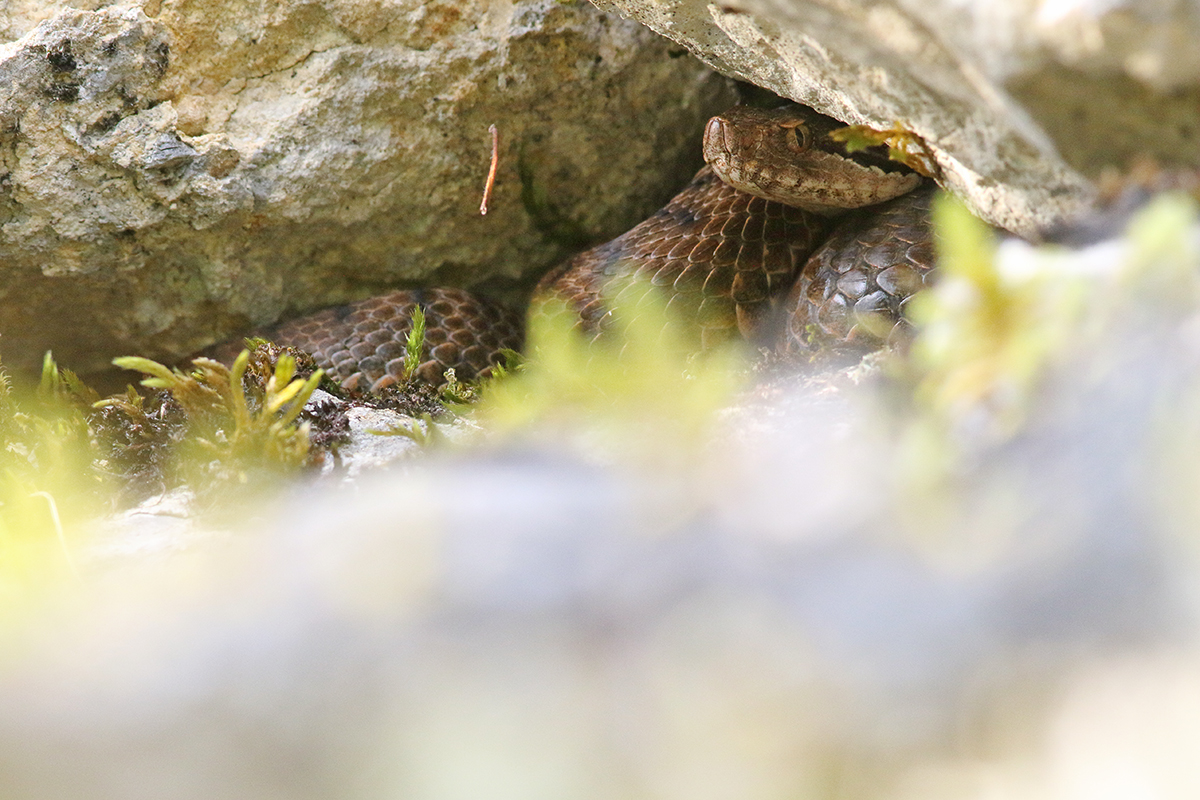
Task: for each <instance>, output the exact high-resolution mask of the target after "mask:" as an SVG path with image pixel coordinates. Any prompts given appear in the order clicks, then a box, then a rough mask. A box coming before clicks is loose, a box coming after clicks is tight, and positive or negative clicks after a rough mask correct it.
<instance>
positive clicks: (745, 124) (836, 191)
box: [704, 105, 921, 215]
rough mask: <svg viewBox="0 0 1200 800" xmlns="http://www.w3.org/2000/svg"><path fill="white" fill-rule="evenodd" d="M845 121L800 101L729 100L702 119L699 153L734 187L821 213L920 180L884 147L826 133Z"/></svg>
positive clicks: (898, 191)
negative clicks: (857, 146)
mask: <svg viewBox="0 0 1200 800" xmlns="http://www.w3.org/2000/svg"><path fill="white" fill-rule="evenodd" d="M843 127H845V126H844V125H843V124H842V123H841V122H838V121H837V120H835V119H831V118H830V117H825V116H822V115H821V114H818V113H816V112H815V111H812V110H809V109H806V108H804V107H803V106H797V105H788V106H784V107H782V108H777V109H762V108H752V107H750V106H735V107H733V108H731V109H729V110H728V111H726V112H725V113H723V114H719V115H717V116H715V117H713V118H712V119H710V120H709V121H708V125H707V127H705V129H704V160H705V161H707V162H708V164H709V166H711V167H712V169H713V172H715V173H716V174H717V175H718V176H719V177H720V178H721V179H722V180H723V181H725V182H726V183H728V184H729V185H730V186H733V187H734V188H735V189H740V190H741V191H743V192H749V193H750V194H753V195H757V196H758V197H763V198H766V199H767V200H775V201H777V202H780V203H785V204H787V205H790V206H796V207H798V208H803V209H805V210H806V211H812V212H814V213H817V214H826V215H833V214H839V213H842V212H844V211H846V210H848V209H851V208H858V207H860V206H869V205H874V204H875V203H882V202H884V201H885V200H890V199H892V198H893V197H898V196H900V195H902V194H904V193H905V192H908V191H911V190H912V189H914V188H916V186H917V185H918V184H919V183H920V182H921V176H920V175H918V174H916V173H915V172H913V171H912V170H910V169H908V168H907V167H905V166H903V165H902V164H898V163H896V162H894V161H891V160H889V159H888V158H887V155H886V150H885V149H883V148H869V149H868V150H864V151H859V152H856V153H854V154H853V155H850V154H847V152H846V150H845V147H844V146H843V145H842V144H841V143H840V142H838V141H836V140H834V139H832V138H831V137H830V136H829V133H830V132H831V131H834V130H837V129H838V128H843ZM875 149H879V150H881V152H880V153H876V152H872V151H873V150H875Z"/></svg>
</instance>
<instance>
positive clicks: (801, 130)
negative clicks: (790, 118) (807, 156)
mask: <svg viewBox="0 0 1200 800" xmlns="http://www.w3.org/2000/svg"><path fill="white" fill-rule="evenodd" d="M792 136H794V137H795V139H796V146H797V147H799V148H800V149H801V150H807V149H808V130H807V129H806V128H805V127H804V126H803V125H797V126H796V127H794V128H792Z"/></svg>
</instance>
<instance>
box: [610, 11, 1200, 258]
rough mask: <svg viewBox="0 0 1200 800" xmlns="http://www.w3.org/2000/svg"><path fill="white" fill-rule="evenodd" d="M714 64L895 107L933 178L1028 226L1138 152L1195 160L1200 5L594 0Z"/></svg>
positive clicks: (829, 98)
mask: <svg viewBox="0 0 1200 800" xmlns="http://www.w3.org/2000/svg"><path fill="white" fill-rule="evenodd" d="M596 2H597V5H599V6H600V7H602V8H605V9H610V10H616V11H620V12H621V13H623V14H627V15H629V16H631V17H633V18H635V19H638V20H641V21H642V22H644V23H646V24H647V25H649V26H650V27H651V28H653V29H655V30H656V31H658V32H659V33H662V34H663V35H665V36H668V37H670V38H671V39H674V40H675V41H677V42H679V43H681V44H683V45H685V46H686V47H688V49H690V50H691V51H692V52H693V53H695V54H696V55H698V56H699V57H700V58H701V59H702V60H703V61H705V62H706V63H708V64H710V65H711V66H713V67H714V68H715V69H717V70H719V71H721V72H723V73H725V74H728V75H731V76H735V77H738V78H741V79H743V80H746V81H750V82H752V83H756V84H759V85H761V86H764V87H766V88H769V89H771V90H773V91H775V92H776V93H778V94H780V95H783V96H786V97H790V98H792V99H795V100H798V101H800V102H802V103H805V104H807V105H810V106H812V107H814V108H816V109H818V110H819V111H822V112H824V113H826V114H830V115H831V116H834V117H837V118H839V119H842V120H844V121H846V122H848V123H852V124H866V125H870V126H872V127H875V128H879V129H886V128H890V127H892V126H893V125H894V124H895V123H896V122H899V123H900V124H901V126H902V127H903V128H905V129H907V130H909V131H912V132H913V133H915V134H917V135H918V136H920V137H921V138H922V139H923V140H924V141H925V143H926V144H927V145H928V146H929V147H930V148H931V149H932V151H933V154H934V156H935V157H936V160H937V163H938V166H939V167H940V169H941V171H942V183H943V185H944V186H946V187H947V188H949V189H951V190H953V191H954V192H955V193H956V194H958V195H959V196H960V197H962V198H963V199H965V200H966V201H967V203H968V204H969V205H970V206H971V207H972V208H973V210H974V211H975V212H976V213H977V214H979V215H980V216H982V217H983V218H984V219H987V220H988V221H990V222H992V223H994V224H997V225H999V226H1001V227H1005V228H1008V229H1010V230H1012V231H1014V232H1017V233H1020V234H1024V235H1027V236H1035V235H1036V234H1037V232H1038V231H1039V230H1040V229H1042V228H1044V227H1046V226H1047V225H1050V224H1052V223H1054V222H1055V221H1057V220H1059V219H1060V218H1062V217H1065V216H1071V215H1073V214H1074V213H1077V212H1078V211H1079V209H1080V208H1081V206H1082V205H1083V204H1084V203H1085V202H1086V201H1087V200H1088V199H1089V198H1090V196H1091V185H1090V183H1089V179H1091V178H1095V177H1096V176H1098V175H1099V174H1100V173H1101V172H1102V171H1103V170H1104V169H1105V168H1106V167H1110V166H1116V167H1124V166H1127V165H1128V164H1129V163H1130V162H1131V161H1132V160H1133V159H1135V158H1137V157H1138V156H1142V155H1149V156H1153V157H1155V158H1157V159H1158V160H1159V161H1161V162H1163V163H1165V164H1183V165H1188V166H1191V167H1196V166H1200V147H1198V146H1197V144H1198V138H1200V50H1198V49H1197V48H1196V46H1195V42H1196V41H1197V40H1198V39H1200V16H1198V15H1197V14H1196V13H1195V7H1194V5H1192V4H1188V3H1173V4H1172V3H1160V2H1154V1H1153V0H1113V1H1112V2H1104V3H1096V2H1089V1H1088V0H1041V1H1038V0H1018V1H1017V2H986V1H985V0H976V1H974V2H971V1H969V0H968V1H967V2H964V1H963V0H839V1H838V2H832V1H831V0H827V1H826V2H783V0H728V1H727V2H723V3H720V4H714V3H709V2H707V1H706V0H675V1H674V2H655V0H596Z"/></svg>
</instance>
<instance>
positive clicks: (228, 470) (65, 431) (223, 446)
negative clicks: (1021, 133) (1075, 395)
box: [0, 195, 1200, 604]
mask: <svg viewBox="0 0 1200 800" xmlns="http://www.w3.org/2000/svg"><path fill="white" fill-rule="evenodd" d="M1195 225H1196V208H1195V203H1194V201H1192V200H1190V199H1189V198H1187V197H1186V196H1183V195H1168V196H1164V197H1161V198H1160V199H1158V200H1157V201H1155V202H1154V203H1152V204H1151V205H1150V206H1149V207H1147V208H1146V209H1145V210H1143V211H1142V212H1141V213H1140V214H1139V215H1138V216H1136V217H1135V219H1134V221H1133V223H1132V225H1131V227H1130V229H1129V235H1128V246H1127V249H1126V253H1125V256H1124V258H1123V260H1122V261H1121V263H1122V266H1121V267H1119V268H1118V269H1116V270H1115V271H1113V270H1110V271H1104V270H1097V271H1089V270H1086V269H1084V270H1080V269H1078V268H1068V267H1066V266H1065V265H1066V263H1067V261H1066V260H1065V259H1064V258H1063V255H1064V254H1063V253H1061V252H1058V251H1056V250H1055V249H1054V248H1041V249H1038V250H1033V251H1031V252H1030V253H1029V254H1027V255H1028V256H1029V257H1028V258H1024V259H1013V260H1011V261H1012V262H1013V263H1019V264H1024V265H1025V266H1024V267H1023V268H1021V269H1013V268H1011V267H1008V268H1006V267H1005V266H1004V265H1005V264H1006V263H1008V262H1006V261H1005V260H1004V259H998V258H997V249H998V248H997V244H996V242H995V240H994V235H993V234H992V232H991V231H990V229H988V228H987V226H985V225H984V224H983V223H982V222H980V221H979V220H977V219H975V218H974V217H972V216H971V215H970V214H969V213H968V212H967V211H966V210H965V209H964V208H963V207H962V206H961V205H960V204H958V203H957V201H954V200H953V199H952V198H949V197H942V198H941V199H940V200H939V202H938V204H937V205H936V208H935V226H936V230H937V232H938V239H939V256H940V262H939V263H940V269H941V277H940V279H939V282H938V283H937V285H936V286H935V287H934V288H933V289H932V290H930V291H928V292H927V293H925V294H924V295H922V296H920V297H918V298H915V299H914V301H913V303H912V316H913V320H914V322H915V324H916V325H917V328H918V330H919V333H918V336H917V338H916V340H915V342H914V343H913V344H912V346H911V348H909V349H908V350H907V351H905V352H897V353H892V354H889V355H887V356H885V357H884V358H882V359H880V360H879V362H878V363H882V364H883V365H884V367H883V369H882V370H881V371H880V372H879V375H878V376H879V377H880V379H881V381H882V382H883V383H884V384H886V387H887V392H886V394H887V396H888V397H889V398H890V399H891V400H893V401H895V402H893V403H892V405H891V408H890V410H889V414H890V423H889V424H891V425H892V430H893V431H894V432H895V433H896V435H897V437H898V440H899V443H900V447H899V448H898V449H897V451H896V455H895V458H896V460H897V462H898V463H897V464H896V465H895V474H897V475H899V476H900V478H901V481H900V482H901V483H905V482H907V484H908V485H911V486H916V487H918V488H922V487H923V488H924V489H937V487H938V486H939V485H941V484H942V483H944V480H945V479H947V478H948V477H952V476H954V475H955V474H957V473H959V472H960V471H961V468H962V465H963V464H964V460H969V459H970V458H971V457H972V453H974V454H977V453H978V452H979V450H980V448H986V447H990V446H994V445H996V444H997V443H1003V442H1004V441H1006V440H1008V439H1010V438H1011V437H1013V436H1016V435H1018V433H1019V432H1020V431H1021V430H1022V429H1023V427H1024V426H1026V425H1027V424H1028V422H1029V420H1030V419H1031V418H1032V417H1033V416H1035V415H1036V412H1037V409H1038V407H1039V403H1040V402H1042V401H1041V399H1040V398H1041V397H1042V392H1043V389H1044V387H1045V385H1046V382H1047V378H1048V376H1052V375H1054V374H1056V373H1057V372H1060V371H1061V370H1062V367H1063V365H1065V364H1075V365H1078V364H1080V363H1084V362H1086V363H1089V364H1090V365H1091V366H1088V367H1086V368H1085V369H1083V370H1082V372H1081V371H1080V370H1079V369H1076V370H1075V371H1074V372H1073V373H1071V374H1072V375H1073V376H1076V377H1075V378H1073V379H1076V378H1078V376H1080V375H1084V376H1086V375H1087V374H1089V373H1088V370H1091V372H1093V373H1095V372H1103V371H1104V370H1105V369H1108V368H1110V365H1109V362H1108V361H1106V360H1105V358H1104V356H1103V355H1102V354H1101V350H1102V349H1103V347H1104V346H1105V344H1104V343H1105V342H1106V339H1105V337H1106V336H1109V335H1110V332H1111V331H1112V330H1113V329H1114V328H1121V329H1123V330H1124V329H1136V328H1137V327H1138V325H1140V324H1141V323H1142V319H1141V317H1139V316H1138V315H1143V316H1145V315H1146V314H1147V311H1146V309H1151V310H1152V311H1151V312H1150V318H1151V319H1158V320H1159V321H1161V318H1164V317H1170V318H1171V319H1176V320H1178V319H1184V318H1188V317H1191V316H1195V315H1196V314H1197V305H1198V303H1197V300H1198V299H1200V283H1198V282H1200V255H1198V253H1197V246H1196V241H1195V235H1194V230H1195ZM1077 261H1078V259H1076V262H1077ZM1030 262H1032V263H1030ZM630 294H631V293H628V292H626V293H625V296H629V295H630ZM638 294H639V293H636V292H635V293H632V295H634V296H637V295H638ZM643 294H644V296H639V297H638V299H637V301H636V302H629V303H614V304H613V308H612V315H613V318H614V319H615V320H616V325H615V326H613V327H615V328H616V329H617V330H619V331H620V332H621V335H619V336H613V337H603V338H601V339H600V340H598V341H594V340H593V339H594V338H595V337H591V336H586V335H584V334H582V333H580V332H579V331H578V330H576V329H575V327H574V321H573V315H571V314H570V313H568V312H567V311H566V309H554V308H552V307H547V308H544V309H543V310H542V313H538V314H535V315H533V318H532V320H531V325H530V331H529V335H528V348H527V349H528V357H527V359H526V360H525V361H524V362H523V363H521V364H520V365H519V366H515V365H510V367H509V369H499V368H498V369H497V370H496V373H497V377H494V378H493V379H491V380H490V381H488V382H486V383H485V384H484V385H483V386H481V387H477V386H467V385H463V384H460V383H458V382H457V381H454V380H450V382H449V384H448V385H449V387H450V391H449V392H446V391H443V392H442V394H441V402H442V404H443V405H445V404H447V403H448V404H450V405H452V406H453V405H454V403H456V402H460V401H461V402H463V403H465V402H466V401H475V400H477V401H478V402H476V403H475V404H474V405H472V406H471V410H470V411H469V412H467V413H469V414H470V415H472V416H473V417H475V418H476V419H477V420H478V421H479V422H481V423H482V426H483V428H484V430H485V431H488V432H492V433H500V434H501V435H503V434H504V433H506V432H509V433H511V432H525V433H527V432H531V431H536V432H540V433H542V434H548V435H549V436H551V437H553V438H554V439H555V440H556V441H558V442H563V441H573V442H574V443H576V444H579V445H581V446H582V447H581V448H580V449H582V450H583V451H584V452H590V453H593V454H598V455H600V456H601V457H611V456H616V455H620V456H623V457H629V456H632V457H634V458H635V459H639V460H643V461H644V460H645V459H646V458H649V459H651V460H654V461H660V460H663V459H665V460H666V461H668V462H670V463H672V464H682V465H684V466H686V464H687V463H688V462H689V461H690V460H692V459H693V458H694V457H695V456H696V455H697V454H698V453H699V452H700V449H701V448H703V447H704V446H705V445H706V443H707V442H708V441H709V440H710V438H711V437H710V436H709V434H711V433H712V432H713V431H715V430H717V426H718V425H722V424H729V423H728V422H727V421H725V420H724V418H723V417H722V416H721V415H720V414H719V413H718V412H719V411H721V410H722V409H724V408H727V407H729V406H730V405H731V404H732V403H734V402H736V398H737V395H738V392H739V391H741V390H743V389H744V388H745V387H746V386H747V385H748V384H749V383H750V382H751V379H752V377H753V374H752V370H751V368H750V359H748V358H746V353H745V352H744V351H740V350H738V349H737V348H735V347H732V346H731V347H718V348H715V349H711V350H709V351H706V352H704V353H700V354H697V353H696V352H695V347H694V344H693V343H691V342H690V340H689V338H688V335H686V331H685V330H684V327H685V326H680V325H679V324H677V323H676V322H673V321H672V320H671V319H670V313H669V312H668V310H667V309H666V308H665V307H664V306H663V304H662V303H660V302H658V300H657V299H656V297H655V295H654V294H653V293H652V292H647V293H643ZM409 344H410V349H412V348H413V347H417V348H418V349H419V345H420V342H419V341H415V342H410V343H409ZM299 358H306V357H305V356H303V355H302V354H295V353H288V352H283V353H280V352H274V353H271V352H264V351H262V350H260V348H257V347H256V348H255V349H254V350H252V351H246V352H243V353H242V354H241V356H239V358H238V359H237V361H236V362H235V363H234V364H233V366H232V367H231V368H226V367H224V366H223V365H221V364H220V363H218V362H215V361H211V360H207V359H199V360H197V361H196V362H195V363H194V366H193V368H192V369H191V370H190V371H186V372H185V371H180V370H177V369H170V368H167V367H165V366H163V365H161V364H158V363H156V362H154V361H150V360H148V359H143V358H135V357H130V358H124V359H118V360H117V362H116V363H117V364H118V366H122V367H125V368H127V369H132V370H136V371H139V372H141V373H143V374H144V375H146V376H147V377H146V378H145V379H144V380H143V381H142V384H143V385H144V386H145V387H146V388H147V389H150V390H152V391H151V392H150V393H148V394H141V393H138V392H136V391H134V390H133V389H132V388H130V389H129V390H128V391H127V392H125V393H124V394H121V395H118V396H115V397H111V398H108V399H104V400H101V399H100V398H99V397H98V396H96V393H95V392H93V391H92V390H91V389H89V388H88V387H86V386H85V385H83V383H82V382H81V381H79V379H78V378H76V377H75V376H74V375H73V374H72V373H70V372H69V371H67V370H62V369H60V368H58V367H57V365H55V364H54V362H53V361H52V359H50V358H49V356H47V359H46V363H45V368H44V370H43V374H42V379H41V382H40V384H39V385H38V386H37V387H36V388H35V389H31V390H29V391H27V392H24V393H22V392H19V391H17V390H16V389H14V388H13V387H12V386H10V381H9V380H8V379H7V377H5V376H3V375H2V373H0V437H2V441H0V445H2V446H0V604H4V603H5V601H6V598H11V597H12V596H13V595H14V594H15V593H19V592H21V591H24V590H25V589H27V588H28V587H29V586H30V585H34V584H38V583H40V582H42V581H45V580H48V577H47V576H50V575H60V576H69V575H71V574H72V571H73V565H72V561H71V549H72V543H73V540H74V538H75V537H76V536H77V535H78V534H77V533H76V531H77V530H79V529H80V527H81V523H83V522H85V521H86V520H88V519H90V518H94V517H97V516H100V515H103V514H105V513H107V512H110V511H111V510H112V509H114V508H115V507H117V506H118V505H119V503H120V502H121V501H122V500H127V499H128V498H129V495H130V491H131V489H130V487H131V486H133V487H135V491H134V494H135V499H136V496H143V497H144V496H147V495H149V494H153V493H155V492H162V491H165V490H167V489H169V488H172V487H174V486H178V485H184V486H187V487H188V488H189V489H190V490H191V491H192V492H193V493H194V494H196V495H197V496H206V495H207V496H209V497H214V498H217V499H218V501H219V502H220V503H222V504H231V503H234V502H237V501H238V498H239V495H240V496H243V497H244V496H247V495H248V493H249V492H250V491H251V490H256V489H259V488H262V487H264V486H269V485H273V484H274V483H276V482H277V481H278V479H279V477H280V476H286V475H290V474H294V473H296V472H297V471H298V470H300V469H301V468H303V467H304V465H305V464H306V463H308V462H309V460H310V456H311V448H312V445H311V443H310V442H311V433H312V432H311V430H310V423H309V422H308V421H306V420H304V419H302V416H301V415H302V409H303V407H304V405H305V403H306V401H307V400H308V399H309V398H310V397H311V396H312V393H313V392H314V390H315V389H316V388H317V385H318V383H319V382H320V381H321V373H320V371H318V370H316V369H315V365H313V364H311V359H310V360H309V363H307V364H306V365H302V366H298V363H299V362H298V359H299ZM1089 359H1090V361H1089ZM451 377H452V376H451ZM1195 388H1196V397H1194V398H1193V401H1194V404H1195V405H1196V406H1197V407H1200V386H1197V387H1195ZM465 407H466V406H465V405H463V406H458V407H456V408H455V410H456V411H459V412H462V411H463V409H464V408H465ZM414 416H416V417H420V416H421V412H419V411H417V412H414ZM432 422H433V420H432V418H431V417H428V416H426V417H424V418H423V424H414V425H413V426H412V427H411V428H410V429H407V430H398V431H391V432H394V433H403V434H404V435H406V436H409V437H410V438H414V439H417V440H418V441H420V442H421V443H430V442H434V441H439V440H440V438H441V437H438V436H435V435H434V434H435V430H434V428H433V426H432ZM1184 429H1185V430H1193V429H1194V430H1195V433H1196V435H1195V436H1192V438H1191V440H1195V441H1196V442H1197V443H1200V423H1196V424H1193V425H1192V426H1191V428H1186V427H1185V428H1184ZM1189 441H1190V440H1189ZM1193 460H1194V459H1193ZM1188 463H1191V462H1190V461H1189V462H1188ZM1195 472H1197V474H1200V469H1197V470H1195Z"/></svg>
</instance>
